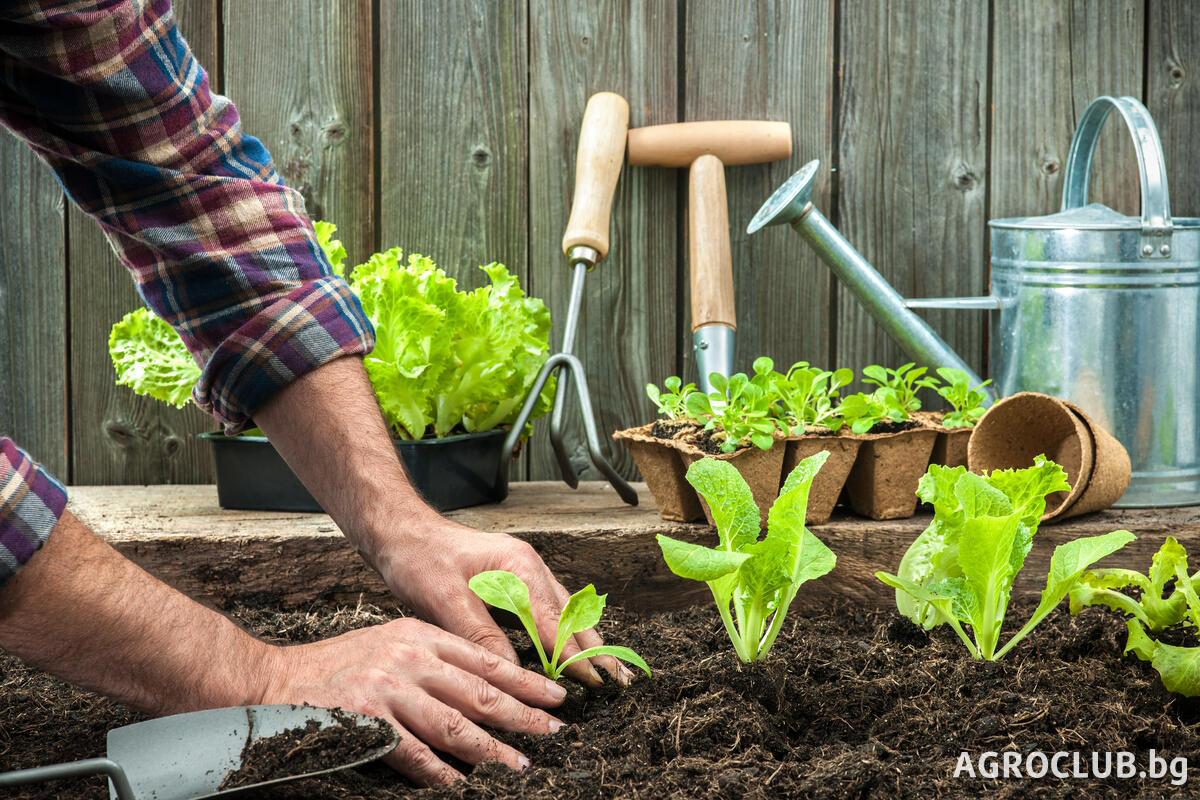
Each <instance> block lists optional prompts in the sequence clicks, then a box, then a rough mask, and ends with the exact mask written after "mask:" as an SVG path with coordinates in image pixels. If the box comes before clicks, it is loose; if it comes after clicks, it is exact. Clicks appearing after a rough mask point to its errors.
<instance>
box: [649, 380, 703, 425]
mask: <svg viewBox="0 0 1200 800" xmlns="http://www.w3.org/2000/svg"><path fill="white" fill-rule="evenodd" d="M694 391H696V384H694V383H689V384H686V385H685V384H684V383H683V381H682V380H681V379H680V378H679V376H678V375H672V376H670V377H669V378H667V379H666V380H664V381H663V388H662V389H659V388H658V387H657V386H655V385H654V384H653V383H647V384H646V396H647V397H649V398H650V402H652V403H654V405H655V407H656V408H657V409H658V415H659V416H660V417H662V418H663V419H687V416H688V413H687V399H688V396H689V395H690V394H692V392H694Z"/></svg>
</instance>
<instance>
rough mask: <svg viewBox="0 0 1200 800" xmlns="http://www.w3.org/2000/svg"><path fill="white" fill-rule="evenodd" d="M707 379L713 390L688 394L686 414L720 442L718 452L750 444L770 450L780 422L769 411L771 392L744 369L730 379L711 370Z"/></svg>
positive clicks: (726, 451)
mask: <svg viewBox="0 0 1200 800" xmlns="http://www.w3.org/2000/svg"><path fill="white" fill-rule="evenodd" d="M708 379H709V383H710V384H711V385H712V387H713V391H712V392H711V393H710V394H705V393H704V392H700V391H696V392H693V393H692V394H690V395H688V398H687V413H688V416H689V417H691V418H692V419H694V420H696V421H697V422H702V423H703V424H704V429H705V430H707V431H712V432H713V435H714V438H716V439H717V440H718V441H720V442H721V445H720V447H721V452H724V453H732V452H734V451H735V450H738V449H739V448H742V447H746V446H747V445H750V444H753V445H754V446H755V447H757V448H759V449H760V450H770V449H771V447H772V445H774V444H775V434H776V432H777V431H778V430H779V421H778V420H777V419H775V416H774V415H773V414H772V412H771V406H772V404H773V402H774V397H773V395H771V394H770V393H769V392H768V391H767V390H766V389H764V388H763V387H762V386H761V385H759V384H757V383H753V382H751V380H750V378H748V377H746V374H745V373H744V372H738V373H736V374H734V375H733V376H732V377H729V378H726V377H725V376H724V375H722V374H721V373H719V372H714V373H712V374H711V375H710V376H709V378H708Z"/></svg>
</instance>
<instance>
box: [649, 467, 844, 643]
mask: <svg viewBox="0 0 1200 800" xmlns="http://www.w3.org/2000/svg"><path fill="white" fill-rule="evenodd" d="M828 457H829V453H828V452H825V451H822V452H820V453H817V454H815V455H812V456H809V457H808V458H806V459H804V460H803V461H801V462H800V463H799V464H797V465H796V468H795V469H793V470H792V472H791V474H789V475H788V476H787V479H786V480H785V481H784V484H783V488H782V489H780V491H779V496H778V497H777V498H776V500H775V503H774V504H773V505H772V506H771V510H770V512H769V514H768V517H767V533H766V536H764V537H762V538H759V534H760V530H759V510H758V506H757V505H756V504H755V502H754V497H753V495H751V493H750V487H749V486H748V485H747V484H746V481H745V479H744V478H743V477H742V476H741V474H740V473H738V471H737V469H736V468H735V467H733V466H732V465H731V464H729V463H728V462H726V461H720V460H717V459H712V458H703V459H700V460H699V461H696V462H694V463H693V464H692V465H691V467H689V468H688V471H687V480H688V482H689V483H691V485H692V486H694V487H695V488H696V491H697V492H699V493H700V495H701V496H702V497H703V498H704V500H705V501H706V502H707V503H708V506H709V508H710V509H711V511H712V516H713V522H714V523H715V525H716V528H717V539H718V543H717V546H716V547H705V546H703V545H698V544H692V543H690V542H683V541H680V540H678V539H672V538H671V537H669V536H663V535H661V534H660V535H659V536H658V544H659V547H660V548H662V553H663V559H664V560H665V561H666V562H667V567H669V568H670V570H671V571H672V572H673V573H675V574H676V575H678V576H679V577H681V578H687V579H688V580H694V581H703V582H704V583H707V584H708V588H709V589H710V590H711V591H712V594H713V599H714V600H715V601H716V603H717V611H718V612H719V613H720V615H721V621H722V622H723V623H724V624H725V630H726V632H728V634H729V639H730V641H731V642H732V643H733V648H734V650H735V651H736V652H737V655H738V658H740V659H741V660H742V661H744V662H748V663H749V662H754V661H761V660H762V659H764V658H766V657H767V655H768V653H770V651H771V646H772V645H773V644H774V643H775V638H776V637H777V636H778V635H779V631H780V628H781V627H782V626H783V620H784V617H785V616H786V615H787V612H788V608H790V607H791V604H792V600H794V599H795V597H796V592H797V591H798V590H799V588H800V586H801V585H802V584H803V583H805V582H806V581H810V580H813V579H814V578H819V577H821V576H822V575H824V574H826V573H827V572H829V571H830V570H832V569H833V567H834V565H835V564H836V563H837V558H836V557H835V556H834V554H833V551H831V550H830V549H829V548H828V547H826V546H825V544H824V543H823V542H821V540H820V539H818V538H817V537H816V536H813V534H812V533H811V532H809V530H808V529H807V528H806V527H805V526H804V516H805V514H806V513H807V510H808V493H809V490H810V488H811V487H812V482H813V478H815V477H816V475H817V472H818V471H820V469H821V465H822V464H824V463H825V459H827V458H828Z"/></svg>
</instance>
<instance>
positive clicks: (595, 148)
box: [563, 92, 629, 263]
mask: <svg viewBox="0 0 1200 800" xmlns="http://www.w3.org/2000/svg"><path fill="white" fill-rule="evenodd" d="M628 131H629V104H628V103H626V102H625V98H623V97H621V96H620V95H616V94H613V93H612V92H600V93H598V94H594V95H592V96H591V98H590V99H589V100H588V103H587V108H586V109H584V112H583V125H582V126H581V127H580V130H579V150H578V151H576V153H575V196H574V198H573V199H572V201H571V218H570V219H569V220H567V231H566V233H564V234H563V253H564V254H569V253H570V252H571V248H573V247H580V246H582V247H590V248H592V249H593V250H595V251H596V252H597V253H599V257H598V258H597V259H596V262H597V263H599V262H600V261H603V260H604V257H605V256H607V255H608V225H609V220H610V218H611V217H612V204H613V195H614V194H615V193H616V190H617V176H619V175H620V174H621V163H622V162H623V161H624V160H625V138H626V134H627V133H628Z"/></svg>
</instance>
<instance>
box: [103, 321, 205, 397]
mask: <svg viewBox="0 0 1200 800" xmlns="http://www.w3.org/2000/svg"><path fill="white" fill-rule="evenodd" d="M108 355H109V357H110V358H112V363H113V369H115V370H116V373H117V385H118V386H128V387H129V388H130V389H133V391H134V393H135V394H140V395H143V396H145V397H153V398H154V399H155V400H161V401H162V402H164V403H167V404H168V405H172V406H175V408H183V407H184V406H185V405H187V403H188V401H189V400H191V399H192V387H194V386H195V385H196V381H198V380H200V367H198V366H196V362H195V361H194V360H193V359H192V354H191V353H189V352H188V349H187V348H186V347H184V345H183V340H182V339H180V338H179V334H178V333H176V332H175V329H174V328H172V327H171V326H170V325H168V324H167V323H165V322H163V321H162V320H161V319H159V318H158V317H156V316H154V315H153V314H152V313H150V312H149V311H148V310H146V309H144V308H139V309H138V310H136V311H130V312H129V313H128V314H126V315H125V316H124V317H122V318H121V320H120V321H119V322H117V324H116V325H113V326H112V330H111V331H110V332H109V334H108Z"/></svg>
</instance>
